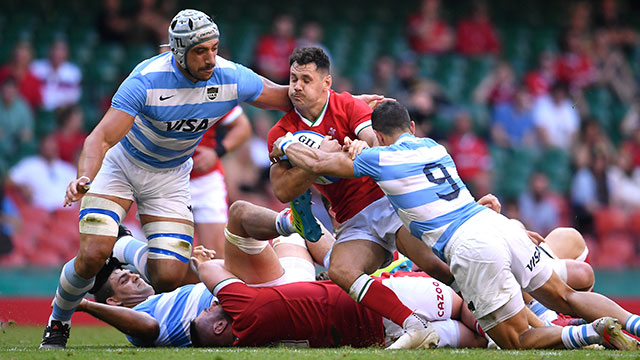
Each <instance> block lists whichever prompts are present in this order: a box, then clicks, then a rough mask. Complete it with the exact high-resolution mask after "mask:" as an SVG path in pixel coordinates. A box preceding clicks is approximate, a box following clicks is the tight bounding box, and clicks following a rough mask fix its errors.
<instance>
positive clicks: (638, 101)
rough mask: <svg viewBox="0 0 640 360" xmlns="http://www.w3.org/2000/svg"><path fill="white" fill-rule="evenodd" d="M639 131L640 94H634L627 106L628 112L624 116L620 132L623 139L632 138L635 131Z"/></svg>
mask: <svg viewBox="0 0 640 360" xmlns="http://www.w3.org/2000/svg"><path fill="white" fill-rule="evenodd" d="M638 129H640V94H636V95H635V97H634V100H633V102H632V104H631V106H629V110H627V113H626V114H625V115H624V118H623V119H622V123H621V124H620V131H621V133H622V136H624V137H625V138H627V137H629V138H632V137H634V136H635V135H634V134H635V132H636V130H638Z"/></svg>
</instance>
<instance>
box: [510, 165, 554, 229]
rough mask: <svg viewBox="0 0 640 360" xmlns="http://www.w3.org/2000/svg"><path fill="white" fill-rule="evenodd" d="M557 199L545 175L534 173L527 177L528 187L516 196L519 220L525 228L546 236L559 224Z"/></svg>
mask: <svg viewBox="0 0 640 360" xmlns="http://www.w3.org/2000/svg"><path fill="white" fill-rule="evenodd" d="M559 201H560V200H559V196H558V195H556V194H555V193H553V192H552V191H551V189H550V187H549V179H548V178H547V176H546V175H545V174H544V173H540V172H537V173H534V174H533V175H532V176H531V178H530V179H529V189H528V190H527V191H526V192H525V193H523V194H522V195H520V197H519V198H518V208H519V212H520V220H521V221H522V222H523V223H524V225H525V226H526V228H527V229H529V230H532V231H535V232H537V233H539V234H541V235H543V236H546V235H547V234H549V232H551V230H553V229H555V228H556V227H558V226H559V225H560V213H561V211H560V208H559V206H558V204H559Z"/></svg>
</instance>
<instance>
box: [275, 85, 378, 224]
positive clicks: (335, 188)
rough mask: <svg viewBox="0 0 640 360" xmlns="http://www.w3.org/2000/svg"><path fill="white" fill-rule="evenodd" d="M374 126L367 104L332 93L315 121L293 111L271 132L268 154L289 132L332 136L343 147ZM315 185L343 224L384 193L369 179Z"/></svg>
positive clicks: (342, 94)
mask: <svg viewBox="0 0 640 360" xmlns="http://www.w3.org/2000/svg"><path fill="white" fill-rule="evenodd" d="M369 126H371V109H370V108H369V106H368V105H367V104H365V103H364V102H363V101H360V100H358V99H354V98H353V96H351V94H349V93H346V92H345V93H341V94H337V93H336V92H334V91H333V90H329V94H328V100H327V105H326V106H325V108H324V110H323V112H322V113H321V114H320V116H319V117H318V118H317V119H316V120H315V121H310V120H308V119H305V118H304V117H303V116H302V115H300V114H299V113H298V112H297V111H296V110H295V109H292V110H290V111H289V112H288V113H287V114H286V115H285V116H283V117H282V118H281V119H280V120H279V121H278V122H277V123H276V125H275V126H274V127H273V128H271V131H269V136H268V139H267V143H268V144H269V152H271V150H272V149H273V143H274V142H275V141H276V140H277V139H278V138H279V137H281V136H284V135H285V134H286V133H287V132H291V133H294V132H296V131H299V130H308V131H313V132H316V133H318V134H321V135H324V136H326V135H331V137H332V138H334V139H336V140H338V142H339V143H340V144H341V145H344V138H345V136H348V137H349V138H351V139H352V140H353V139H356V138H357V136H358V133H360V131H362V130H363V129H365V128H367V127H369ZM314 186H315V187H316V188H317V189H318V190H319V191H320V192H321V193H322V195H324V196H325V197H326V198H327V199H328V200H329V203H331V210H332V211H333V212H334V213H335V217H336V220H337V221H338V222H340V223H343V222H345V221H347V220H349V219H350V218H351V217H353V216H354V215H355V214H357V213H358V212H360V211H361V210H362V209H364V208H365V207H367V206H368V205H369V204H371V203H372V202H374V201H375V200H378V199H379V198H381V197H382V196H383V195H384V193H383V192H382V191H381V190H380V188H379V187H378V186H377V185H376V184H375V182H374V181H372V180H371V179H368V178H362V179H341V180H339V181H337V182H334V183H332V184H328V185H320V184H314Z"/></svg>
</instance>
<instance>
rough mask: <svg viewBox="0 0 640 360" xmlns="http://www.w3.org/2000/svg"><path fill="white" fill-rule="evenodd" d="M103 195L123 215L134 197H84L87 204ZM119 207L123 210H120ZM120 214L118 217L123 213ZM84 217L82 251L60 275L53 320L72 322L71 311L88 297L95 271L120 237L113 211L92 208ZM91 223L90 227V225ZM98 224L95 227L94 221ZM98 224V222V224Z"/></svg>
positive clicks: (82, 221) (115, 210) (81, 236)
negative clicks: (130, 198)
mask: <svg viewBox="0 0 640 360" xmlns="http://www.w3.org/2000/svg"><path fill="white" fill-rule="evenodd" d="M99 198H102V199H106V200H109V201H110V202H106V203H105V204H107V206H106V207H110V210H109V211H111V212H112V213H114V214H115V213H116V212H120V215H122V216H124V214H126V211H128V210H129V207H130V206H131V203H132V201H131V200H126V199H121V198H117V197H112V196H94V195H86V198H85V199H83V204H84V203H85V202H89V201H94V203H95V201H98V202H100V201H103V200H100V199H99ZM96 206H97V205H95V204H93V205H87V206H83V211H84V208H95V207H96ZM118 208H119V209H120V210H118ZM120 215H118V214H116V215H115V216H116V217H120ZM82 216H83V217H82V218H81V220H80V221H81V225H80V229H81V234H80V247H79V249H78V254H77V256H76V257H75V258H73V259H71V261H69V262H67V263H66V264H65V265H64V268H63V270H62V274H61V275H60V282H59V283H58V289H57V292H56V296H55V299H54V303H53V312H52V314H51V318H50V320H60V321H63V322H70V321H71V315H73V312H74V311H75V309H76V307H77V306H78V304H79V303H80V301H81V300H82V298H83V297H84V295H85V294H86V293H87V291H89V290H90V289H91V286H92V284H93V281H94V277H95V275H96V274H97V273H98V271H99V270H100V268H101V267H102V265H103V264H104V262H105V261H106V260H107V258H108V257H109V254H110V253H111V249H113V244H114V243H115V241H116V235H117V233H118V227H117V222H118V221H120V219H119V218H118V219H116V218H113V220H111V219H110V217H111V216H110V215H109V216H108V217H106V215H104V214H102V212H97V213H95V212H89V213H87V214H84V215H82ZM107 223H111V225H112V226H115V227H114V228H113V229H111V228H110V227H109V226H108V225H107V226H106V227H105V226H104V224H107ZM83 224H89V227H87V225H83ZM92 224H94V226H93V227H91V226H90V225H92ZM95 224H97V225H95ZM110 232H112V233H113V235H96V234H95V233H103V234H104V233H110Z"/></svg>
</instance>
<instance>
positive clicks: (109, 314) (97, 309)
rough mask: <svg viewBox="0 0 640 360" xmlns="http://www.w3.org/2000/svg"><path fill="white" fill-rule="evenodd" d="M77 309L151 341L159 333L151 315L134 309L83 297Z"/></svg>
mask: <svg viewBox="0 0 640 360" xmlns="http://www.w3.org/2000/svg"><path fill="white" fill-rule="evenodd" d="M78 310H79V311H84V312H86V313H87V314H89V315H91V316H93V317H95V318H98V319H100V320H102V321H104V322H106V323H107V324H109V325H111V326H113V327H115V328H116V329H118V330H120V331H121V332H123V333H125V334H127V335H129V336H132V337H135V338H137V339H140V340H142V341H143V342H149V343H152V342H153V341H155V340H156V339H157V338H158V335H159V334H160V327H159V326H158V322H157V321H156V319H154V318H152V317H151V315H149V314H147V313H143V312H140V311H135V310H133V309H129V308H126V307H123V306H114V305H107V304H101V303H97V302H93V301H88V300H87V299H83V300H82V303H80V305H79V306H78Z"/></svg>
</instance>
